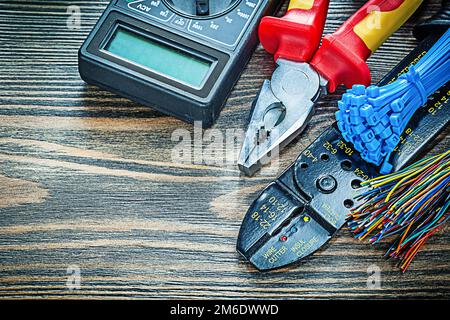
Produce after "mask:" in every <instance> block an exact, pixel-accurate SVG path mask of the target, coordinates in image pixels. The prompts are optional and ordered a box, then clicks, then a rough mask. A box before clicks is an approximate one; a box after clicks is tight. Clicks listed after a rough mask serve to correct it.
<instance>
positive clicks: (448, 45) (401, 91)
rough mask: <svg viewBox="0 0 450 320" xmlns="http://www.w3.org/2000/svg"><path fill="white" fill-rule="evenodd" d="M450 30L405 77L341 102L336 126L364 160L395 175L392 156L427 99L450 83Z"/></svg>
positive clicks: (357, 90)
mask: <svg viewBox="0 0 450 320" xmlns="http://www.w3.org/2000/svg"><path fill="white" fill-rule="evenodd" d="M449 49H450V30H448V31H447V32H446V33H445V34H444V35H443V36H442V37H441V38H440V39H439V40H438V41H437V42H436V43H435V45H434V46H433V47H432V48H431V49H430V50H429V51H428V52H427V53H426V54H425V55H424V56H423V57H422V59H420V60H419V62H418V63H417V64H416V65H412V66H410V68H409V71H408V72H407V73H406V74H403V75H401V76H400V77H399V78H398V79H397V80H396V81H394V82H392V83H390V84H388V85H385V86H381V87H379V86H370V87H367V88H366V87H365V86H363V85H355V86H353V88H352V89H349V90H347V92H346V93H344V94H343V96H342V99H341V101H339V103H338V105H339V111H338V112H336V119H337V125H338V128H339V130H340V131H341V133H342V136H343V138H344V139H345V140H346V141H348V142H351V143H352V144H353V145H354V147H355V149H356V150H357V151H358V152H359V153H360V154H361V157H362V158H363V159H364V160H365V161H366V162H369V163H373V164H375V165H376V166H381V168H380V173H381V174H387V173H390V172H392V169H393V166H392V165H391V164H390V163H389V159H390V156H391V154H392V152H393V151H394V149H395V147H396V146H397V145H398V143H399V142H400V136H401V134H402V133H403V132H404V131H405V129H406V126H407V125H408V122H409V121H410V120H411V118H412V117H413V115H414V114H415V112H416V111H417V110H418V109H419V108H420V107H421V106H424V105H425V104H426V102H427V100H428V97H429V96H430V95H431V94H433V93H434V92H435V91H436V90H438V89H439V88H440V87H442V86H443V85H444V84H446V83H447V82H448V81H449V80H450V59H449V58H450V50H449Z"/></svg>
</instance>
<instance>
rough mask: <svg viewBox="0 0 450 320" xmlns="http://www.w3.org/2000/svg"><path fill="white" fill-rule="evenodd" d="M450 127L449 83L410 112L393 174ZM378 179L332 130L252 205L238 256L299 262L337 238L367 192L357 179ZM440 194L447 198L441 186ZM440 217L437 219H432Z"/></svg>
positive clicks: (262, 264)
mask: <svg viewBox="0 0 450 320" xmlns="http://www.w3.org/2000/svg"><path fill="white" fill-rule="evenodd" d="M438 40H439V35H432V36H430V37H428V38H427V39H425V40H424V41H423V42H421V43H420V44H419V46H418V47H417V48H416V49H415V50H414V51H413V52H411V53H410V54H409V55H408V56H407V57H405V59H404V60H403V61H402V62H401V63H400V64H399V65H397V66H396V67H395V68H394V69H393V70H392V71H391V72H390V73H389V74H388V75H386V76H385V78H384V79H382V80H381V81H380V83H379V84H378V86H379V87H383V86H386V85H388V84H389V83H393V82H395V80H397V78H398V77H399V76H400V75H401V74H403V73H404V72H405V71H407V70H408V67H409V66H411V64H412V63H414V62H417V61H420V58H423V57H424V55H425V54H424V53H425V52H427V51H430V50H431V48H432V47H433V45H434V44H435V43H436V42H438ZM357 88H359V87H357ZM412 90H416V89H414V88H413V89H412ZM419 98H420V96H419ZM449 121H450V84H449V83H446V84H445V85H444V86H443V87H441V88H440V89H438V90H436V92H434V93H433V94H432V95H431V96H430V97H429V98H428V101H427V104H426V106H424V107H423V108H420V109H419V110H418V111H417V112H416V114H415V115H414V116H413V118H412V119H411V121H410V123H409V125H408V127H407V128H406V130H405V132H404V133H403V134H402V135H401V136H400V141H401V142H400V145H399V146H398V147H397V149H396V150H395V152H394V153H393V154H392V156H391V160H390V163H391V165H392V166H393V171H399V170H401V169H402V168H404V167H405V166H407V165H408V164H409V163H411V161H413V160H414V159H415V158H416V157H417V156H418V155H420V153H422V152H423V151H424V150H425V149H426V148H428V147H429V145H430V143H431V142H432V141H433V139H434V138H435V137H436V136H437V135H438V134H439V132H441V131H442V130H443V129H444V128H445V127H446V126H447V125H448V123H449ZM378 176H380V168H379V167H377V166H376V165H374V164H372V163H368V162H366V161H364V160H363V159H362V158H361V155H360V154H359V152H358V151H356V150H355V149H354V146H353V145H352V144H351V143H349V142H347V141H346V140H345V139H344V138H343V136H342V134H341V133H340V131H339V129H338V127H337V124H334V125H333V126H332V127H331V128H329V129H328V130H326V131H325V132H324V133H323V134H322V135H321V136H320V137H319V138H317V140H316V141H314V142H313V143H312V144H311V145H310V146H309V147H308V148H307V149H306V150H305V151H303V152H302V153H301V154H300V156H299V157H298V159H297V160H296V161H295V162H294V163H293V164H292V165H291V166H290V167H289V168H287V169H286V170H285V171H284V172H283V173H282V174H281V175H280V176H279V177H278V179H277V180H276V181H274V182H273V183H271V184H269V186H267V187H266V188H265V189H264V190H263V191H262V192H261V194H260V195H259V196H258V197H257V199H256V200H255V201H254V202H253V203H252V204H251V206H250V208H249V209H248V211H247V213H246V215H245V217H244V220H243V222H242V226H241V230H240V232H239V237H238V241H237V250H238V252H239V253H241V254H242V255H243V256H244V257H245V258H246V259H247V260H248V261H250V262H251V263H252V264H253V265H254V266H255V267H256V268H257V269H259V270H271V269H276V268H280V267H284V266H287V265H289V264H292V263H294V262H298V261H300V260H302V259H303V258H305V257H307V256H309V255H310V254H312V253H313V252H315V251H316V250H318V249H319V248H321V247H322V246H323V245H324V244H325V243H327V242H328V241H329V240H330V239H331V238H332V237H333V236H334V235H335V234H336V232H337V231H338V230H339V229H340V228H341V227H342V226H343V225H344V223H345V222H346V219H347V217H348V214H349V213H350V209H351V208H355V207H358V206H359V205H362V204H363V203H364V201H365V200H366V199H364V198H361V197H358V196H359V195H360V194H361V193H362V192H366V191H367V189H366V188H365V187H364V188H363V187H362V183H363V181H365V180H369V179H373V178H376V177H378ZM402 191H403V189H402ZM443 192H444V193H445V192H448V188H447V189H446V188H444V189H443ZM421 212H422V211H421ZM441 213H442V212H440V213H436V217H438V216H439V215H440V214H441ZM439 221H441V220H439ZM439 223H440V222H439ZM434 225H435V224H430V225H429V226H434ZM427 230H428V229H427ZM408 243H409V242H408ZM418 247H419V246H417V247H414V248H418ZM406 248H407V247H405V249H406ZM412 250H414V249H412ZM395 254H396V255H397V254H398V255H399V256H400V255H402V253H398V252H397V253H395ZM405 257H406V258H405V261H409V260H410V259H411V255H410V254H407V255H405ZM403 269H404V267H403Z"/></svg>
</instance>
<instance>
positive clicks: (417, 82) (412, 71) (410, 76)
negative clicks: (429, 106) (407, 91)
mask: <svg viewBox="0 0 450 320" xmlns="http://www.w3.org/2000/svg"><path fill="white" fill-rule="evenodd" d="M402 78H403V79H406V80H407V81H408V82H409V83H412V84H413V85H414V86H415V87H416V89H417V92H418V93H419V95H420V98H421V102H422V105H424V104H425V103H427V101H428V95H427V90H425V87H424V85H423V83H422V79H421V77H420V74H419V73H417V72H416V68H415V67H414V66H413V65H412V66H410V67H409V71H408V72H407V73H406V74H404V75H401V76H400V79H402Z"/></svg>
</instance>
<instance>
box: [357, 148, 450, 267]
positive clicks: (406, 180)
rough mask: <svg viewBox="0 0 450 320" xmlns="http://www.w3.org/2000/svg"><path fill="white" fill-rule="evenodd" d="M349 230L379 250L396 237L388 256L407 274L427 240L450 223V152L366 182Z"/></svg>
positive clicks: (387, 253)
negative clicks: (397, 260)
mask: <svg viewBox="0 0 450 320" xmlns="http://www.w3.org/2000/svg"><path fill="white" fill-rule="evenodd" d="M363 186H369V187H370V188H369V190H368V191H366V192H364V193H363V194H361V195H360V196H358V197H357V198H356V199H358V200H361V201H363V204H362V205H360V206H359V207H358V208H356V209H354V210H352V211H351V214H350V216H349V220H348V226H349V228H350V230H351V232H352V233H353V234H354V236H355V237H356V238H358V239H360V240H363V239H365V238H366V237H368V236H370V242H371V243H373V244H375V243H379V242H380V241H381V240H383V239H386V238H388V237H394V238H395V239H394V241H393V242H392V244H391V246H390V248H389V249H388V250H387V252H386V256H388V257H392V258H398V259H399V266H400V269H401V270H402V271H403V272H405V271H406V269H407V268H408V267H409V265H410V264H411V261H412V260H413V259H414V257H415V256H416V254H417V253H418V251H419V249H420V248H421V247H422V246H423V245H424V244H425V242H426V241H427V239H428V238H429V237H430V236H431V235H432V234H434V233H435V232H436V231H437V230H438V229H439V228H441V227H442V226H443V225H444V224H445V222H446V221H447V220H449V218H450V150H448V151H447V152H445V153H443V154H440V155H436V156H431V157H427V158H425V159H423V160H421V161H419V162H417V163H415V164H413V165H411V166H409V167H407V168H405V169H403V170H401V171H398V172H396V173H392V174H389V175H385V176H381V177H378V178H375V179H372V180H369V181H365V182H363Z"/></svg>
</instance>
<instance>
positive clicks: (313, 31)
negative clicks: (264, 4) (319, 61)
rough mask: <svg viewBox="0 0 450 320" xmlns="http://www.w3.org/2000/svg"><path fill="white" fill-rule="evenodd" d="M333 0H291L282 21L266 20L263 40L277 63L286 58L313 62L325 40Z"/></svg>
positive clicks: (276, 19) (260, 34)
mask: <svg viewBox="0 0 450 320" xmlns="http://www.w3.org/2000/svg"><path fill="white" fill-rule="evenodd" d="M329 3H330V1H329V0H291V2H290V4H289V8H288V12H287V13H286V15H285V16H284V17H282V18H276V17H264V18H263V19H262V21H261V24H260V27H259V38H260V41H261V44H262V45H263V47H264V49H266V51H268V52H269V53H272V54H273V55H274V57H275V61H276V60H278V58H283V59H287V60H291V61H297V62H309V61H310V60H311V58H312V57H313V55H314V54H315V53H316V51H317V48H318V47H319V45H320V40H321V38H322V33H323V28H324V25H325V21H326V18H327V13H328V6H329Z"/></svg>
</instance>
